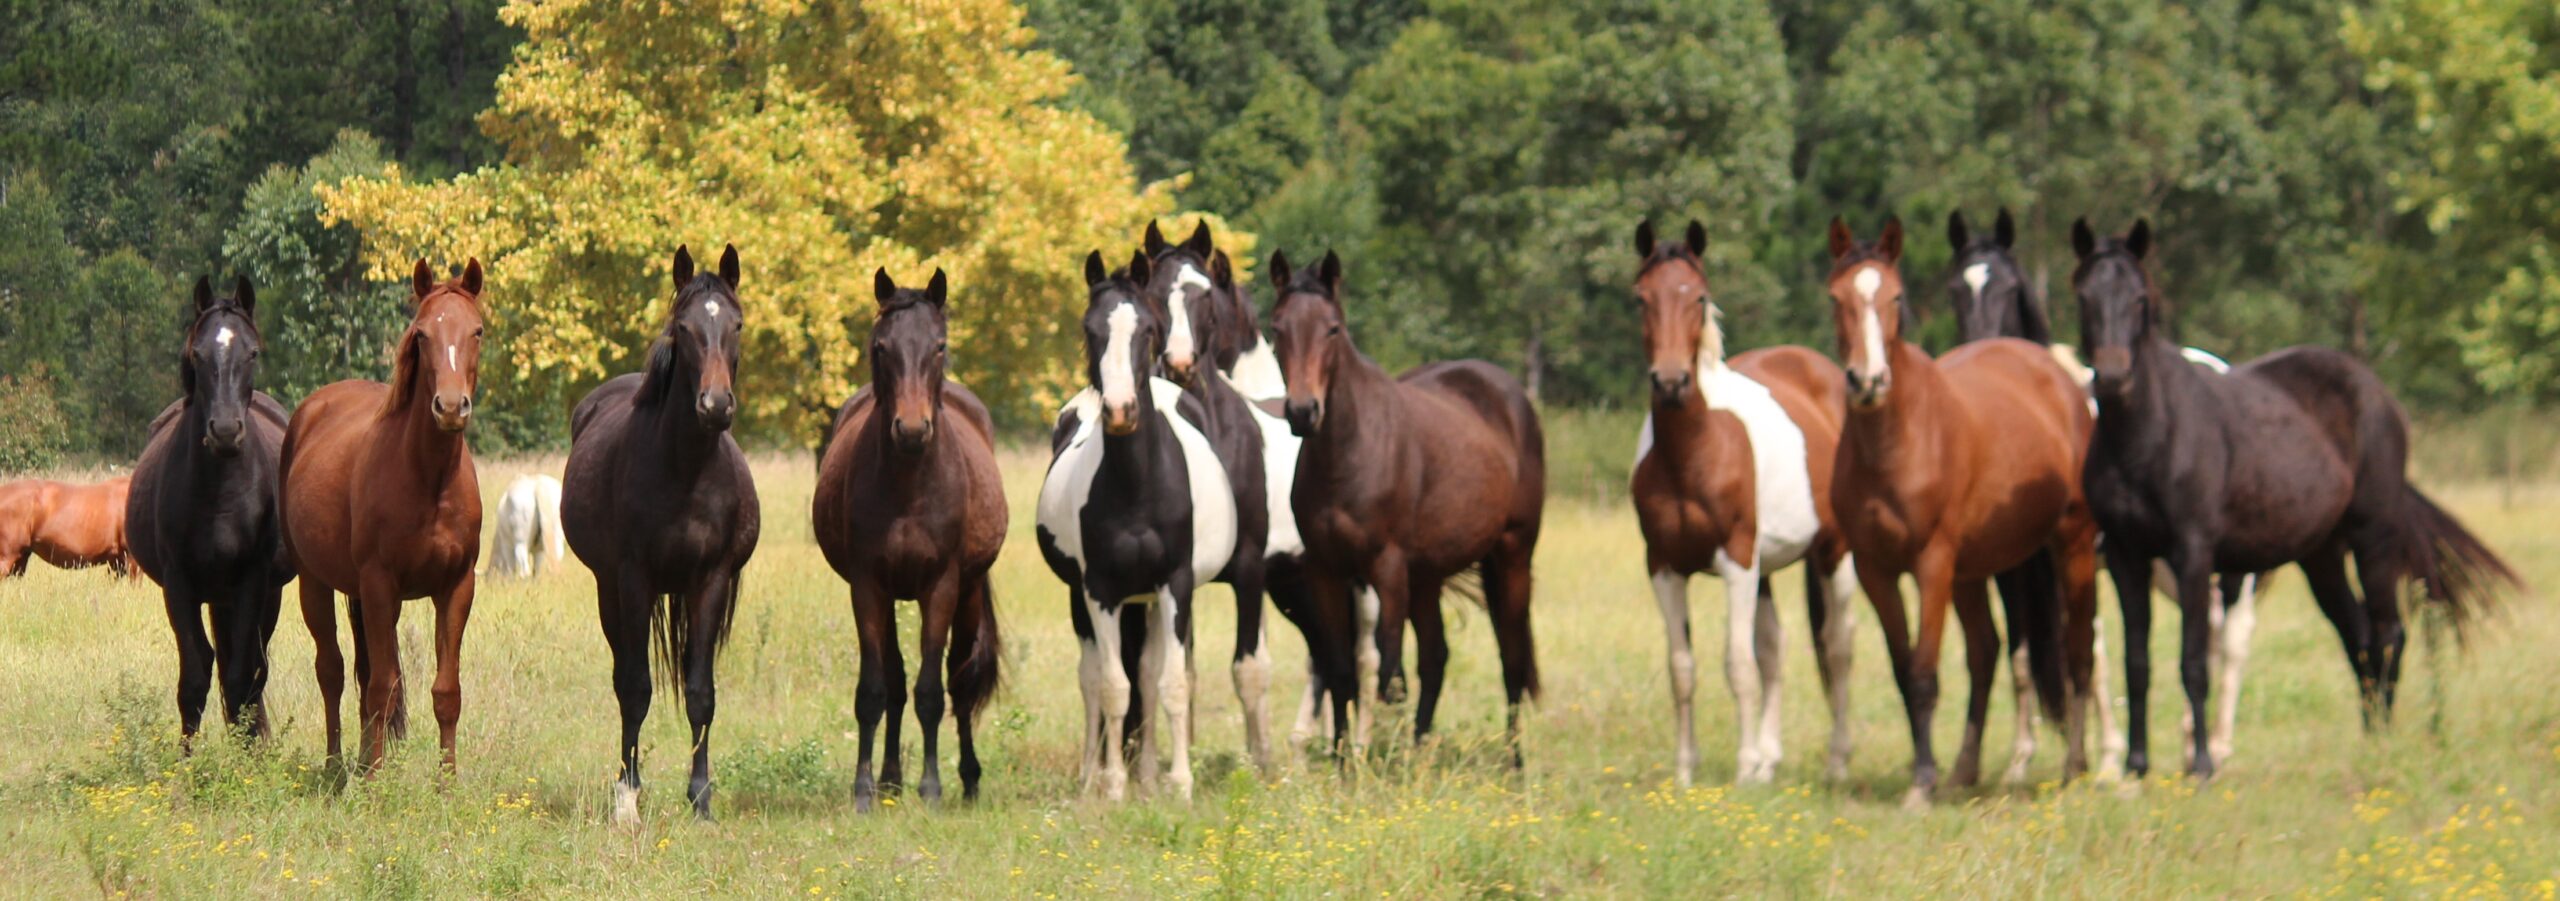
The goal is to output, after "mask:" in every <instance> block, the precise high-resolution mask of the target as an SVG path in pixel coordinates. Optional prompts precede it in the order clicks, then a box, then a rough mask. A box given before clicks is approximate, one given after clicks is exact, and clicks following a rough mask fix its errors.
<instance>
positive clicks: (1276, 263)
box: [1271, 250, 1354, 438]
mask: <svg viewBox="0 0 2560 901" xmlns="http://www.w3.org/2000/svg"><path fill="white" fill-rule="evenodd" d="M1271 284H1272V285H1274V286H1275V287H1276V288H1277V290H1278V291H1279V295H1280V296H1279V299H1278V300H1277V301H1275V302H1274V303H1273V304H1272V305H1271V330H1272V333H1273V342H1272V343H1273V344H1274V345H1276V347H1275V349H1276V350H1278V351H1279V355H1280V374H1281V378H1282V380H1284V381H1286V382H1288V384H1289V400H1288V404H1287V407H1286V412H1287V414H1288V417H1289V431H1290V433H1291V434H1294V435H1297V436H1298V437H1300V438H1306V437H1310V436H1313V435H1314V434H1315V433H1316V430H1317V429H1321V428H1323V427H1324V412H1325V410H1324V401H1325V397H1326V396H1327V393H1328V391H1329V390H1330V389H1331V387H1332V385H1333V375H1334V369H1335V367H1336V366H1337V365H1338V364H1339V363H1340V361H1341V359H1342V357H1343V355H1344V354H1346V353H1352V352H1354V351H1353V350H1352V347H1351V335H1350V333H1348V332H1345V331H1343V315H1342V258H1341V257H1338V256H1335V255H1334V253H1333V251H1330V250H1328V251H1325V252H1324V260H1323V261H1322V262H1320V263H1317V264H1316V265H1314V266H1310V267H1308V268H1306V269H1304V270H1298V271H1292V270H1291V269H1290V268H1289V255H1288V254H1286V253H1282V252H1274V253H1273V254H1272V255H1271Z"/></svg>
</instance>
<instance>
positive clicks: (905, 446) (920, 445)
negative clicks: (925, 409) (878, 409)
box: [889, 417, 933, 454]
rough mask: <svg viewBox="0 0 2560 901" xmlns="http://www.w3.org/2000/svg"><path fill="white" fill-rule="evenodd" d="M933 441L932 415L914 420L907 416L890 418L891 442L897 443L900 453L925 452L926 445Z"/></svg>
mask: <svg viewBox="0 0 2560 901" xmlns="http://www.w3.org/2000/svg"><path fill="white" fill-rule="evenodd" d="M932 442H933V419H932V418H931V417H926V418H924V419H919V420H915V421H912V422H910V421H908V420H907V419H906V418H905V417H898V418H894V419H891V420H889V443H890V444H893V445H896V446H897V448H898V452H899V453H906V454H920V453H924V449H925V446H926V445H928V444H931V443H932Z"/></svg>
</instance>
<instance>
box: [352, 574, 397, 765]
mask: <svg viewBox="0 0 2560 901" xmlns="http://www.w3.org/2000/svg"><path fill="white" fill-rule="evenodd" d="M362 581H363V585H362V588H361V589H360V590H359V593H358V596H356V597H354V598H352V599H350V600H351V602H352V603H353V605H354V607H355V609H356V611H357V613H356V616H357V617H359V625H360V626H361V627H362V628H361V631H362V633H363V634H361V635H359V636H358V637H357V640H359V641H362V642H364V648H363V651H362V653H360V654H359V655H358V656H357V657H356V669H357V671H358V672H359V674H360V675H362V676H363V678H364V689H363V692H362V694H361V695H360V696H359V699H358V702H357V705H356V709H357V711H358V712H359V713H360V714H361V715H362V716H363V722H364V756H363V763H362V766H361V769H362V770H363V772H364V773H365V774H366V775H368V776H370V775H372V774H373V772H374V771H375V770H376V769H377V768H379V767H381V765H382V759H383V757H384V756H385V755H386V754H388V753H389V752H390V749H391V740H392V739H394V738H401V737H406V735H407V733H408V731H409V717H408V697H407V693H406V691H405V690H404V689H403V687H402V686H401V684H400V675H401V673H400V598H399V594H398V588H397V586H396V585H394V584H393V583H392V582H391V581H390V580H389V579H388V578H386V577H382V576H377V575H371V574H368V575H366V576H365V577H363V580H362Z"/></svg>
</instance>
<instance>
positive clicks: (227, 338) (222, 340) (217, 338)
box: [213, 325, 231, 350]
mask: <svg viewBox="0 0 2560 901" xmlns="http://www.w3.org/2000/svg"><path fill="white" fill-rule="evenodd" d="M213 343H215V344H218V345H221V346H222V349H223V350H230V349H231V327H230V326H227V325H226V326H223V327H222V329H221V330H220V331H217V332H214V333H213Z"/></svg>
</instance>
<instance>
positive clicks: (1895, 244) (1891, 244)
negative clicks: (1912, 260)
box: [1876, 216, 1902, 263]
mask: <svg viewBox="0 0 2560 901" xmlns="http://www.w3.org/2000/svg"><path fill="white" fill-rule="evenodd" d="M1876 254H1877V255H1878V256H1882V257H1884V259H1885V262H1888V263H1899V262H1902V217H1900V216H1887V217H1885V220H1884V234H1881V235H1877V236H1876Z"/></svg>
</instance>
